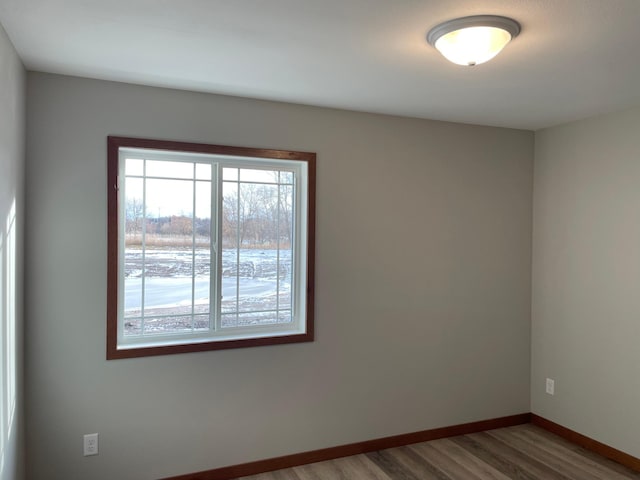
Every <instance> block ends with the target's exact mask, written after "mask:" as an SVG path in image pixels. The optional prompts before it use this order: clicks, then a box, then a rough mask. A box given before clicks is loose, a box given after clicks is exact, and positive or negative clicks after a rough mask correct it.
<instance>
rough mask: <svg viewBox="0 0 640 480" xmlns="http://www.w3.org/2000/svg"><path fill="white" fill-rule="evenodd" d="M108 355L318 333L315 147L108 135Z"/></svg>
mask: <svg viewBox="0 0 640 480" xmlns="http://www.w3.org/2000/svg"><path fill="white" fill-rule="evenodd" d="M108 182H109V185H108V187H109V192H108V292H107V297H108V298H107V358H109V359H113V358H126V357H137V356H146V355H160V354H167V353H183V352H190V351H202V350H214V349H222V348H233V347H246V346H257V345H269V344H275V343H291V342H303V341H311V340H312V339H313V258H314V251H313V250H314V238H313V235H314V228H313V227H314V218H315V213H314V203H315V202H314V192H315V154H313V153H304V152H291V151H284V150H263V149H252V148H242V147H225V146H218V145H204V144H193V143H182V142H167V141H158V140H145V139H134V138H123V137H109V138H108Z"/></svg>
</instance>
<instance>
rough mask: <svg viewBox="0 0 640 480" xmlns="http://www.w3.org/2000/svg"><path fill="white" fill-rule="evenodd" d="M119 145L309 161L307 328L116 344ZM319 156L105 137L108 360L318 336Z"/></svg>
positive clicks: (287, 341) (302, 340) (277, 342)
mask: <svg viewBox="0 0 640 480" xmlns="http://www.w3.org/2000/svg"><path fill="white" fill-rule="evenodd" d="M120 148H140V149H154V150H167V151H174V152H187V153H203V154H212V155H224V156H231V157H244V158H247V157H249V158H258V159H275V160H296V161H302V162H305V163H306V165H307V198H306V203H307V212H306V220H307V230H306V252H307V256H306V302H305V312H306V314H305V319H304V325H305V328H304V332H303V333H295V334H282V335H276V336H264V337H255V338H238V339H231V340H229V339H222V340H212V341H202V340H200V339H195V340H194V343H179V344H169V345H153V346H130V347H127V348H121V347H119V345H118V322H119V312H118V285H119V281H120V274H121V272H120V271H119V236H120V231H119V228H120V225H119V215H120V213H119V212H120V206H119V203H118V202H119V201H120V200H119V198H120V195H119V193H118V188H119V187H118V185H119V181H118V177H119V172H120V159H119V152H120ZM315 161H316V154H315V153H310V152H298V151H289V150H273V149H261V148H249V147H233V146H226V145H211V144H203V143H190V142H178V141H167V140H152V139H142V138H132V137H119V136H109V137H107V187H108V192H107V349H106V353H107V355H106V357H107V360H114V359H121V358H136V357H146V356H154V355H169V354H177V353H189V352H202V351H209V350H223V349H230V348H245V347H256V346H264V345H277V344H287V343H298V342H311V341H313V339H314V264H315V181H316V180H315V178H316V172H315Z"/></svg>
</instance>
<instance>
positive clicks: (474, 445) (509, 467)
mask: <svg viewBox="0 0 640 480" xmlns="http://www.w3.org/2000/svg"><path fill="white" fill-rule="evenodd" d="M451 441H452V442H454V443H456V444H457V445H459V446H460V447H462V448H464V449H465V450H467V451H469V452H470V453H471V454H473V455H475V456H476V457H478V458H479V459H481V460H482V461H483V462H485V463H487V464H489V465H491V466H492V467H493V468H495V469H496V470H498V471H499V472H501V473H503V474H504V475H506V476H507V477H509V478H510V479H511V480H540V477H536V476H535V475H533V474H531V473H529V472H528V471H527V470H524V469H522V467H521V466H520V465H518V464H515V463H513V462H511V461H509V460H508V459H506V458H503V457H502V456H501V455H497V454H496V453H494V452H492V451H491V450H490V449H487V448H486V447H485V446H484V445H482V444H480V443H478V442H477V441H476V440H474V439H473V438H470V437H469V436H468V435H463V436H461V437H453V438H452V439H451Z"/></svg>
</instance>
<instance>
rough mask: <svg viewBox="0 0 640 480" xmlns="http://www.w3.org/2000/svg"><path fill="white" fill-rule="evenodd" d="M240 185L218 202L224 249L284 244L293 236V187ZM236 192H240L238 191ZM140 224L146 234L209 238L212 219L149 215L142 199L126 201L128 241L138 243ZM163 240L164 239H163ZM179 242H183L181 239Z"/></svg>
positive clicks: (287, 244) (268, 246) (149, 235)
mask: <svg viewBox="0 0 640 480" xmlns="http://www.w3.org/2000/svg"><path fill="white" fill-rule="evenodd" d="M277 188H278V187H276V186H273V185H261V184H240V188H239V189H238V191H237V192H236V191H233V192H231V193H227V194H225V195H224V196H223V201H222V205H221V216H222V218H221V219H222V243H223V248H237V247H242V248H252V247H262V248H274V247H275V246H276V245H280V247H287V246H289V245H290V244H291V237H292V232H291V229H292V213H293V206H292V203H293V201H292V200H293V199H292V190H291V187H289V186H280V187H279V188H280V195H278V190H277ZM238 193H239V194H238ZM143 227H144V229H145V235H146V236H148V237H151V236H153V237H165V238H168V237H174V238H181V239H183V240H186V239H187V237H190V238H193V236H194V232H195V236H196V237H198V238H199V239H200V240H206V242H207V243H208V240H209V238H210V236H211V219H210V218H201V217H196V216H193V215H168V216H162V217H159V216H155V217H154V216H152V215H151V214H150V212H149V209H148V210H147V212H146V214H145V209H144V205H143V203H142V201H141V199H137V198H127V199H126V201H125V235H126V237H127V239H128V240H127V243H128V244H132V243H134V244H135V241H136V239H138V240H139V241H140V242H141V239H142V231H143ZM165 243H166V242H165ZM180 244H184V241H183V242H180Z"/></svg>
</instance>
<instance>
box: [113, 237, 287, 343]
mask: <svg viewBox="0 0 640 480" xmlns="http://www.w3.org/2000/svg"><path fill="white" fill-rule="evenodd" d="M194 258H195V261H194ZM209 259H210V253H209V250H207V249H198V250H196V254H195V257H194V256H193V255H192V252H191V250H189V249H162V250H155V249H153V250H152V249H149V250H147V251H146V254H145V259H144V270H145V278H144V289H143V279H142V269H143V264H142V263H143V261H142V250H140V249H135V248H129V247H128V248H127V250H126V255H125V289H124V292H125V297H124V302H125V305H124V306H125V334H139V333H142V325H141V320H140V316H141V307H142V304H143V301H144V316H145V325H144V331H145V332H146V333H151V332H154V333H163V332H164V333H176V332H179V331H190V330H191V329H192V327H193V328H195V329H207V328H208V325H209V314H208V313H209V303H210V302H209V298H210V295H211V294H212V292H211V285H210V262H209ZM278 260H279V261H278ZM278 267H279V268H278ZM192 272H195V275H192ZM143 293H144V296H143ZM290 303H291V252H290V251H289V250H280V254H279V258H278V251H277V250H256V249H240V251H239V252H238V251H237V250H223V253H222V302H221V309H222V314H223V315H222V326H223V327H224V326H235V325H250V324H256V323H281V322H283V321H288V312H287V311H284V312H281V314H280V318H276V316H275V313H262V314H257V313H246V314H243V313H242V312H255V311H256V310H258V311H264V310H276V308H279V309H280V310H282V309H283V308H285V309H286V307H287V306H288V305H290ZM192 305H193V313H195V314H199V315H196V316H195V317H194V321H195V324H194V325H193V326H192V324H191V322H192V317H191V313H192ZM225 313H226V315H225Z"/></svg>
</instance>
